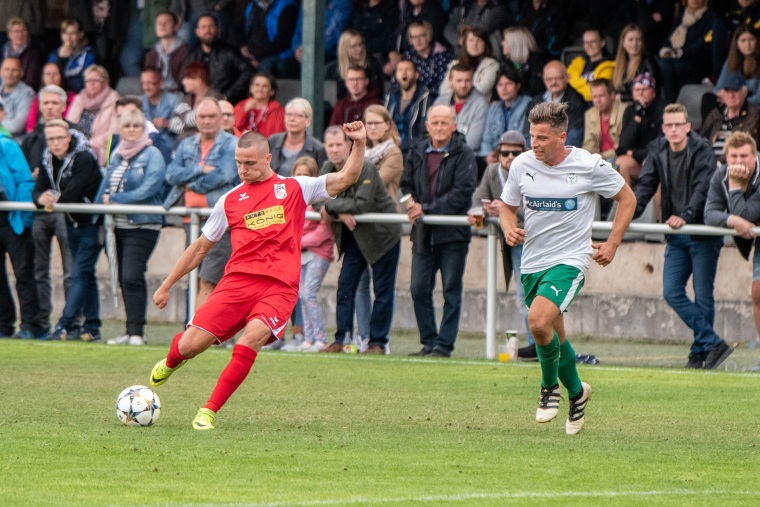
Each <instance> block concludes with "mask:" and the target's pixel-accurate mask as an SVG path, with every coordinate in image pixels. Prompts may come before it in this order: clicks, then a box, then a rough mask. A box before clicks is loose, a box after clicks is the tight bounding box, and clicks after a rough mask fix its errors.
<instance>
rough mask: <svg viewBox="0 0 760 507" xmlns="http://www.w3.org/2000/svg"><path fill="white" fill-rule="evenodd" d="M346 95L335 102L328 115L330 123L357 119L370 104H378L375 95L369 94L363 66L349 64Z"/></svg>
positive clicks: (336, 123) (340, 123) (367, 80)
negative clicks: (330, 114) (330, 113)
mask: <svg viewBox="0 0 760 507" xmlns="http://www.w3.org/2000/svg"><path fill="white" fill-rule="evenodd" d="M346 87H347V88H348V96H347V97H344V98H342V99H340V100H339V101H338V102H336V104H335V107H334V108H333V112H332V116H331V117H330V125H342V124H344V123H351V122H355V121H359V120H361V119H362V117H363V116H364V110H365V109H367V106H369V105H370V104H380V98H379V97H378V96H377V95H374V94H370V93H369V90H368V87H369V79H368V78H367V71H366V69H365V68H364V67H359V66H355V65H354V66H351V67H350V68H349V69H348V72H347V73H346Z"/></svg>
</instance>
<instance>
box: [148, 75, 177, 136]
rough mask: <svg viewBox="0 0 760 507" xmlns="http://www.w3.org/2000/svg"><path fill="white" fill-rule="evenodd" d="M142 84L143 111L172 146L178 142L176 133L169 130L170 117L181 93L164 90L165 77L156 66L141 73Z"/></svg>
mask: <svg viewBox="0 0 760 507" xmlns="http://www.w3.org/2000/svg"><path fill="white" fill-rule="evenodd" d="M140 83H141V84H142V89H143V95H142V112H143V114H144V115H145V118H146V119H147V120H148V121H149V122H151V123H153V125H154V126H155V127H156V128H157V129H158V132H159V133H160V134H161V137H163V139H164V143H165V144H166V145H167V146H169V147H170V148H174V145H175V144H176V139H177V137H176V135H175V134H174V132H172V131H171V130H169V118H170V117H171V115H172V113H173V112H174V109H175V108H176V107H177V104H179V101H180V99H181V95H180V94H178V93H171V92H168V91H166V90H164V78H163V77H162V76H161V71H160V70H159V69H157V68H156V67H146V68H145V70H143V71H142V73H141V74H140Z"/></svg>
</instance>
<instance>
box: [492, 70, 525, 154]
mask: <svg viewBox="0 0 760 507" xmlns="http://www.w3.org/2000/svg"><path fill="white" fill-rule="evenodd" d="M521 91H522V83H521V82H520V74H519V73H518V72H517V71H516V70H515V69H513V68H509V67H507V68H505V69H503V70H502V71H501V72H499V75H498V77H497V81H496V96H497V97H498V98H499V100H497V101H496V102H494V103H493V104H491V106H490V107H489V108H488V117H487V118H486V130H485V132H484V133H483V143H482V144H481V145H480V156H482V157H486V162H487V163H489V164H495V163H496V162H498V153H496V151H497V148H498V145H499V139H500V138H501V137H502V134H503V133H504V132H506V131H508V130H516V131H518V132H527V131H528V129H529V125H528V113H529V112H530V111H529V109H528V106H529V105H530V104H531V102H532V99H531V98H530V97H529V96H528V95H523V94H522V93H520V92H521Z"/></svg>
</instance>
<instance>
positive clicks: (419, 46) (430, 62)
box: [404, 21, 451, 97]
mask: <svg viewBox="0 0 760 507" xmlns="http://www.w3.org/2000/svg"><path fill="white" fill-rule="evenodd" d="M407 37H408V39H409V46H410V47H409V48H408V49H407V50H406V51H405V52H404V59H406V60H411V61H412V62H414V65H415V66H416V67H417V72H418V73H419V75H420V78H419V81H420V83H422V84H423V85H425V87H426V88H427V89H428V91H429V92H430V94H431V96H432V97H435V96H437V95H438V90H440V89H441V83H442V82H443V79H444V77H445V76H446V74H447V73H448V67H449V62H450V61H451V53H450V52H449V50H448V49H446V47H445V46H444V45H443V44H441V43H440V42H438V41H436V40H435V39H433V28H432V26H431V25H430V23H429V22H427V21H415V22H413V23H411V24H410V25H409V28H408V29H407Z"/></svg>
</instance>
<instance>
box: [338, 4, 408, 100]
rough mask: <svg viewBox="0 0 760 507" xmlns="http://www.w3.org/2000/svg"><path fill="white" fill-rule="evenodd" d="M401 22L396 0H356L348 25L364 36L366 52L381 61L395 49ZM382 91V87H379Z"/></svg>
mask: <svg viewBox="0 0 760 507" xmlns="http://www.w3.org/2000/svg"><path fill="white" fill-rule="evenodd" d="M400 23H401V16H400V14H399V3H398V1H397V0H358V1H357V2H356V3H355V5H354V13H353V15H352V16H351V21H350V22H349V24H348V26H350V27H351V28H353V29H354V30H356V31H357V32H359V33H360V34H361V35H362V37H364V43H365V44H366V47H367V53H369V54H370V55H373V56H374V57H375V58H377V59H378V60H379V61H381V62H385V61H387V60H388V53H389V52H390V51H393V50H394V49H396V31H397V30H398V26H399V24H400ZM380 90H381V92H380V93H382V88H381V89H380Z"/></svg>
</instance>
